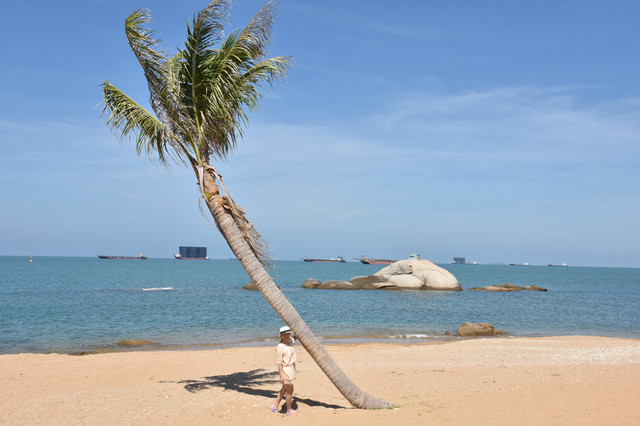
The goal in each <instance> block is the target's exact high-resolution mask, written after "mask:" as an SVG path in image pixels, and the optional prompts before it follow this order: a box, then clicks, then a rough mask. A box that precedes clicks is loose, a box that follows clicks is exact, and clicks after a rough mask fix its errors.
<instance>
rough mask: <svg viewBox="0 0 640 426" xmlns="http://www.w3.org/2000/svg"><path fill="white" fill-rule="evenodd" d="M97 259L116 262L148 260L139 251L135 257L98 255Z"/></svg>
mask: <svg viewBox="0 0 640 426" xmlns="http://www.w3.org/2000/svg"><path fill="white" fill-rule="evenodd" d="M98 257H99V258H100V259H117V260H132V259H137V260H146V259H148V257H147V256H146V255H145V254H144V253H143V252H142V251H140V252H139V253H138V255H137V256H106V255H104V254H99V255H98Z"/></svg>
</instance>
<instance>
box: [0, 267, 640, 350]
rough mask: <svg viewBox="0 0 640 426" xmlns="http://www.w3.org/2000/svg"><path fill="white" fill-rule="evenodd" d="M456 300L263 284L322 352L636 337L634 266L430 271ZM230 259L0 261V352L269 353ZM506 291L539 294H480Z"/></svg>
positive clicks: (292, 281)
mask: <svg viewBox="0 0 640 426" xmlns="http://www.w3.org/2000/svg"><path fill="white" fill-rule="evenodd" d="M439 266H441V267H443V268H445V269H447V270H448V271H450V272H451V273H452V274H453V275H454V276H455V277H456V278H457V279H458V281H459V282H460V284H461V285H462V287H463V289H464V290H463V291H460V292H443V291H419V290H413V291H385V290H355V291H352V290H317V289H316V290H312V289H303V288H302V287H301V286H302V283H303V282H304V281H305V280H306V279H308V278H316V279H319V280H320V281H325V280H348V279H350V278H352V277H355V276H363V275H371V274H373V273H375V272H377V271H378V270H380V269H381V268H382V267H383V266H380V265H365V264H362V263H360V262H355V261H354V262H346V263H309V262H303V261H276V262H275V266H274V267H273V268H272V269H271V270H270V274H271V276H272V277H273V279H274V281H275V283H276V284H277V285H278V286H280V288H281V289H282V291H283V292H284V294H285V296H286V297H287V298H288V299H289V301H290V302H291V303H292V304H293V306H294V307H295V308H296V310H297V311H298V313H299V314H300V315H301V316H302V318H303V319H304V320H305V322H306V323H307V325H308V326H309V327H310V328H311V330H312V331H313V332H314V333H315V334H316V336H318V337H319V338H320V340H321V341H322V342H324V343H329V344H340V343H357V342H371V341H391V342H426V341H437V340H445V339H447V340H449V339H458V338H457V337H455V336H449V335H447V332H450V333H451V334H454V335H455V333H456V330H457V328H458V327H459V326H460V325H461V324H462V323H464V322H467V321H468V322H473V323H475V322H487V323H491V324H493V326H494V327H495V328H497V329H499V330H502V331H505V332H506V333H508V334H507V335H506V336H509V337H528V336H557V335H594V336H610V337H624V338H634V339H638V338H640V269H637V268H600V267H575V266H568V267H550V266H510V265H469V264H464V265H454V264H441V265H439ZM249 281H250V278H249V276H248V275H247V274H246V272H245V271H244V270H243V268H242V267H241V265H240V263H239V262H238V261H237V260H175V259H153V258H151V259H148V260H103V259H98V258H97V257H95V258H94V257H91V258H84V257H78V258H72V257H34V258H33V261H32V262H30V261H29V258H28V257H25V256H0V354H11V353H24V352H26V353H65V354H83V353H96V352H109V351H122V350H132V349H131V348H126V347H122V346H119V345H118V343H119V342H121V341H123V340H126V339H141V340H146V341H150V342H154V343H155V344H154V345H150V346H145V347H142V348H140V347H136V348H135V350H147V349H148V350H175V349H180V350H185V349H205V348H223V347H230V346H256V345H271V344H274V342H275V341H276V338H277V331H278V329H279V328H280V327H281V326H282V325H284V323H283V322H282V320H281V319H280V317H279V316H278V315H277V314H276V313H275V311H274V310H273V309H272V308H271V306H270V305H269V304H268V303H267V301H266V300H265V299H264V298H263V297H262V295H261V294H260V293H259V292H258V291H251V290H244V289H243V288H242V287H243V286H244V285H245V284H247V283H248V282H249ZM505 283H511V284H516V285H520V286H525V285H538V286H540V287H543V288H546V289H547V290H548V291H546V292H539V291H520V292H508V293H504V292H501V293H492V292H479V291H469V290H468V289H469V288H471V287H477V286H486V285H491V284H505Z"/></svg>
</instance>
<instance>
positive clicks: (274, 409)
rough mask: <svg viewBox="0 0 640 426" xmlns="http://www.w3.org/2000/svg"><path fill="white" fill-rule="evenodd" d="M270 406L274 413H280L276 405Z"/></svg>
mask: <svg viewBox="0 0 640 426" xmlns="http://www.w3.org/2000/svg"><path fill="white" fill-rule="evenodd" d="M269 408H270V409H271V411H273V414H278V409H277V408H276V407H274V406H273V405H272V406H270V407H269Z"/></svg>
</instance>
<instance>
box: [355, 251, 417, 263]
mask: <svg viewBox="0 0 640 426" xmlns="http://www.w3.org/2000/svg"><path fill="white" fill-rule="evenodd" d="M356 260H359V261H360V262H362V263H364V264H365V265H391V264H392V263H394V262H397V260H391V259H373V258H370V257H365V256H364V254H363V255H362V256H361V257H360V259H356ZM409 260H420V255H419V254H415V253H412V254H410V255H409Z"/></svg>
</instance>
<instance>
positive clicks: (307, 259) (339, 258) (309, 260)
mask: <svg viewBox="0 0 640 426" xmlns="http://www.w3.org/2000/svg"><path fill="white" fill-rule="evenodd" d="M302 260H304V261H305V262H332V263H345V262H346V260H344V258H343V257H342V256H338V257H337V258H333V257H332V258H331V259H309V258H307V257H303V258H302Z"/></svg>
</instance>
